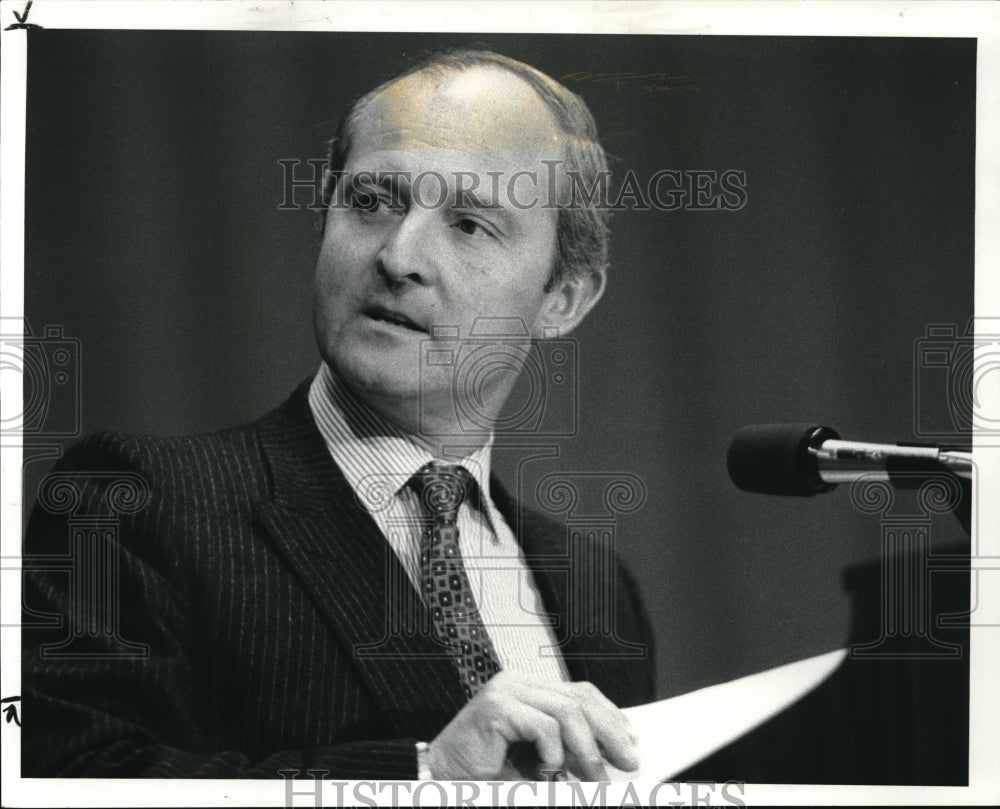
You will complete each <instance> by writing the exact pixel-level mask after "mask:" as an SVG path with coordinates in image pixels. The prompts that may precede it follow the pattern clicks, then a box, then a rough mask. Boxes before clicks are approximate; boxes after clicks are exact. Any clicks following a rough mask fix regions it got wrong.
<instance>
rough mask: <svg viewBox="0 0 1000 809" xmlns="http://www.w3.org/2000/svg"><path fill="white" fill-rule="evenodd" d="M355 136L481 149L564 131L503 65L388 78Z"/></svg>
mask: <svg viewBox="0 0 1000 809" xmlns="http://www.w3.org/2000/svg"><path fill="white" fill-rule="evenodd" d="M354 134H355V137H356V140H355V143H356V144H358V145H363V146H365V147H370V148H373V149H380V148H382V149H419V148H427V147H431V148H444V149H464V150H473V151H479V150H481V149H484V148H485V149H488V150H491V151H492V150H497V151H510V150H517V151H521V150H533V151H534V150H537V151H539V152H544V153H546V154H548V153H551V152H553V151H555V150H557V149H559V148H560V147H561V144H562V140H563V137H564V136H563V133H562V131H561V130H560V128H559V125H558V123H557V122H556V120H555V118H554V117H553V115H552V113H551V112H550V111H549V109H548V107H546V105H545V103H544V102H543V101H542V100H541V99H540V98H539V97H538V94H537V93H536V92H535V91H534V89H532V87H531V86H530V85H528V84H527V83H525V82H524V81H523V80H522V79H520V78H518V77H517V76H515V75H513V74H511V73H509V72H508V71H505V70H501V69H498V68H488V67H481V68H472V69H467V70H462V71H454V70H446V71H422V72H420V73H415V74H413V75H410V76H406V77H405V78H403V79H400V80H399V81H397V82H395V83H394V84H391V85H390V86H389V87H387V88H386V89H385V90H383V91H382V92H380V93H379V94H378V95H377V96H376V97H375V98H374V99H372V101H371V102H370V103H369V104H368V105H366V107H365V109H364V110H363V111H362V112H361V115H360V120H359V121H358V122H357V124H356V129H355V133H354Z"/></svg>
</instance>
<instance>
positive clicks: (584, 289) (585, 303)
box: [535, 270, 606, 337]
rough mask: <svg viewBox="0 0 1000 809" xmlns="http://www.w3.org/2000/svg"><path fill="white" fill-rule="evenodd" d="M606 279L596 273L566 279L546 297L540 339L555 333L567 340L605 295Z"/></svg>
mask: <svg viewBox="0 0 1000 809" xmlns="http://www.w3.org/2000/svg"><path fill="white" fill-rule="evenodd" d="M605 280H606V275H605V272H604V270H595V271H594V272H591V273H588V274H587V275H582V276H574V277H572V278H563V279H561V280H559V281H557V282H556V283H555V285H554V286H553V287H552V289H551V290H549V291H548V292H547V293H546V294H545V302H544V303H543V304H542V311H541V312H540V313H539V316H538V320H537V321H536V325H537V328H536V333H535V336H536V337H543V336H546V333H547V332H548V333H549V334H551V330H552V329H553V328H554V329H558V332H557V334H558V335H559V336H560V337H564V336H565V335H567V334H569V333H570V332H571V331H572V330H573V329H575V328H576V327H577V325H578V324H579V323H580V321H582V320H583V319H584V317H586V316H587V313H588V312H589V311H590V310H591V309H593V307H594V304H596V303H597V302H598V301H599V300H600V299H601V295H603V294H604V283H605Z"/></svg>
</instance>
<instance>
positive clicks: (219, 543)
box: [22, 385, 653, 779]
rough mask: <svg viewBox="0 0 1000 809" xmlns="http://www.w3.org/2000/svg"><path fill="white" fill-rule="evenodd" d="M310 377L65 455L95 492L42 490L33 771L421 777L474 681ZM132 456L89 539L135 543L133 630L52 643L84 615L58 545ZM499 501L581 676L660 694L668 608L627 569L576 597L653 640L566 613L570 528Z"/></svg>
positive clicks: (32, 617) (27, 674)
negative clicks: (465, 680) (445, 642)
mask: <svg viewBox="0 0 1000 809" xmlns="http://www.w3.org/2000/svg"><path fill="white" fill-rule="evenodd" d="M306 390H307V385H303V386H302V387H300V388H299V389H298V390H297V391H296V392H295V394H293V396H292V397H291V399H289V401H287V402H286V403H285V404H284V405H282V406H281V407H280V408H278V409H277V410H275V411H274V412H272V413H271V414H269V415H268V416H266V417H265V418H263V419H262V420H261V421H259V422H257V423H255V424H252V425H249V426H246V427H240V428H236V429H233V430H228V431H224V432H221V433H217V434H213V435H206V436H197V437H188V438H149V437H143V438H136V437H128V436H120V435H98V436H93V437H91V438H89V439H86V440H84V441H82V442H81V443H80V444H78V445H77V446H76V447H74V448H73V449H72V450H71V451H70V452H69V453H67V455H66V457H65V458H64V459H63V460H62V461H61V462H60V465H59V466H58V467H57V473H58V474H60V475H69V476H75V478H74V479H76V480H78V481H80V485H81V489H82V498H81V501H80V503H79V504H78V505H77V506H76V508H75V509H74V510H73V511H72V512H71V513H70V514H69V515H67V514H54V513H52V512H53V509H51V508H46V507H44V506H43V505H41V504H40V505H38V506H36V508H35V510H34V512H33V514H32V517H31V520H30V523H29V526H28V531H27V536H26V544H25V568H26V573H25V577H24V588H25V590H24V592H25V605H26V614H25V624H26V627H25V629H24V630H23V647H24V658H23V666H22V677H23V686H22V694H23V714H22V716H23V728H22V774H23V775H25V776H56V775H58V776H90V777H112V776H133V777H226V778H237V777H250V778H268V777H280V775H279V770H282V769H294V770H299V771H300V772H301V773H303V774H304V773H305V771H306V770H307V769H318V770H326V771H327V772H328V773H329V776H328V777H330V778H384V779H389V778H393V779H406V778H414V777H416V756H415V752H414V747H415V742H416V741H417V740H425V741H426V740H430V739H431V738H433V737H434V736H436V735H437V733H438V732H439V731H440V730H441V729H442V728H443V727H444V726H445V725H446V724H447V722H448V721H449V720H450V719H451V718H452V717H453V716H454V715H455V714H456V713H457V712H458V710H459V709H460V708H461V707H462V705H463V704H464V701H465V700H464V696H463V694H462V690H461V686H460V684H459V682H458V678H457V675H456V670H455V668H454V665H453V664H452V662H451V661H450V660H448V659H443V658H442V656H441V654H440V650H439V649H438V648H437V647H434V646H433V645H432V641H431V640H430V639H429V638H428V637H427V635H426V634H425V633H422V632H420V631H418V630H417V631H414V630H413V629H412V627H410V624H408V620H409V621H410V622H411V623H412V621H416V622H417V623H418V624H419V621H420V620H426V610H425V608H424V606H423V604H422V602H421V601H420V597H419V595H418V594H417V592H416V591H415V590H414V589H413V588H412V587H411V586H410V585H409V581H408V579H407V577H406V574H405V572H404V571H403V569H402V566H401V565H400V564H399V562H398V560H397V559H396V557H395V555H394V554H393V553H392V552H391V550H390V549H389V546H388V543H387V542H386V541H385V538H384V537H383V536H382V534H381V532H380V531H379V529H378V528H377V526H376V525H375V523H374V522H373V521H372V519H371V518H370V516H369V515H368V514H367V513H366V512H365V511H364V510H363V509H362V508H361V507H360V506H359V505H358V503H357V501H356V499H355V497H354V493H353V491H352V490H351V488H350V486H349V485H348V483H347V482H346V481H345V480H344V478H343V475H342V474H341V473H340V470H339V469H338V468H337V466H336V464H335V463H334V462H333V460H332V459H331V458H330V455H329V452H328V451H327V448H326V446H325V444H324V443H323V440H322V437H321V436H320V434H319V432H318V430H317V428H316V426H315V423H314V422H313V419H312V415H311V413H310V411H309V407H308V404H307V400H306ZM123 472H128V473H135V474H138V475H140V476H141V477H142V479H143V480H144V481H145V482H146V483H147V485H148V486H149V489H150V492H151V498H150V501H149V503H148V505H147V506H145V507H144V508H142V509H140V510H138V511H136V512H135V513H131V514H125V515H123V516H121V517H120V519H119V521H118V527H117V532H115V531H111V532H106V534H105V535H103V536H102V537H101V538H99V539H96V538H94V536H91V537H90V538H89V539H88V540H87V542H88V543H90V544H88V545H87V546H86V547H87V548H89V551H88V553H89V554H90V555H89V557H88V558H91V559H93V558H104V559H110V560H112V561H115V560H116V562H115V563H116V565H117V572H116V573H115V574H114V575H113V576H112V577H111V580H113V581H114V586H113V587H112V588H111V589H112V590H114V589H117V591H118V599H119V609H118V610H117V612H116V613H114V614H116V615H117V616H118V618H117V630H116V631H114V632H110V633H108V632H103V633H102V632H97V633H95V632H88V631H83V632H78V633H77V635H76V637H74V639H73V642H72V644H70V645H64V646H62V648H52V647H51V645H53V644H54V645H55V646H58V645H59V644H60V643H61V642H62V641H64V640H65V639H66V638H67V636H68V635H69V631H68V628H67V627H69V626H71V625H72V620H73V618H74V616H75V615H78V614H79V612H80V607H79V605H78V602H79V592H80V591H79V587H80V586H81V585H80V584H79V579H78V578H77V579H75V580H74V578H73V576H71V575H69V574H68V573H67V571H66V570H65V569H59V565H58V564H53V563H52V562H53V560H58V559H65V558H67V553H68V547H69V544H70V536H71V533H72V531H73V530H74V525H76V526H77V527H79V525H80V524H81V522H80V520H81V518H82V517H85V516H86V515H88V514H91V515H93V514H100V513H101V512H102V511H106V508H107V502H108V500H107V496H108V494H109V492H108V483H107V481H109V480H113V479H114V476H115V475H116V474H119V475H120V473H123ZM493 485H494V484H491V488H492V487H493ZM494 500H495V501H496V503H497V506H498V507H499V508H500V510H501V512H502V513H503V514H504V516H505V518H506V519H507V520H508V522H509V523H510V524H511V525H512V526H516V531H517V533H518V538H519V541H520V542H521V544H522V548H523V550H524V553H525V557H526V560H527V561H528V564H529V566H531V567H532V569H533V571H534V576H535V580H536V584H537V586H538V588H539V590H540V593H541V595H542V598H543V601H544V603H545V605H546V609H547V610H548V611H549V612H550V613H551V614H552V617H553V621H554V627H555V631H556V636H557V637H558V638H560V640H561V641H562V652H563V654H564V657H565V659H566V663H567V667H568V669H569V672H570V674H571V676H572V678H573V679H575V680H590V681H591V682H593V683H594V684H595V685H597V686H598V687H599V688H600V689H601V690H602V691H603V692H604V693H605V694H606V695H607V696H608V697H609V698H610V699H611V700H612V701H613V702H615V703H616V704H618V705H620V706H623V707H624V706H626V705H631V704H637V703H641V702H646V701H649V700H650V699H652V698H653V663H652V645H651V633H650V628H649V622H648V619H647V617H646V615H645V613H644V611H643V608H642V604H641V601H640V600H639V598H638V595H637V593H636V590H635V586H634V583H633V581H632V579H631V577H630V576H629V575H628V574H627V572H626V571H625V570H624V568H622V567H621V566H620V565H618V566H617V569H616V573H615V582H614V583H615V586H614V587H613V588H610V591H609V592H606V593H605V596H606V597H607V598H613V599H614V603H613V604H611V603H608V602H600V603H595V602H594V596H593V593H591V595H590V596H589V603H585V604H582V605H579V606H580V609H581V610H582V613H579V612H578V613H577V616H578V617H579V616H580V615H583V617H584V618H586V617H587V615H588V614H590V612H591V611H593V610H607V609H609V608H611V609H613V610H614V615H615V620H616V625H617V637H618V640H622V641H629V642H633V643H638V644H645V645H646V648H647V650H648V653H647V655H646V656H644V657H630V658H622V657H621V654H620V653H621V650H622V647H621V645H620V644H619V643H617V642H616V641H615V640H614V639H611V638H609V637H607V636H602V635H584V634H577V635H573V634H571V633H569V632H568V631H567V627H568V624H569V623H570V621H568V620H567V616H568V614H569V613H568V607H569V604H570V601H571V599H572V597H573V593H572V585H571V584H570V580H569V577H567V576H566V575H565V571H563V572H562V573H560V571H559V570H557V569H553V567H555V568H558V567H559V565H558V560H559V558H560V557H562V558H565V557H566V554H567V550H566V549H567V540H566V531H565V527H564V526H561V525H558V524H556V523H554V522H551V521H549V520H546V519H543V518H541V517H539V516H537V515H532V514H521V515H518V513H517V506H516V503H514V502H513V501H512V500H511V499H510V498H509V496H508V495H506V493H505V492H503V490H502V489H501V488H500V487H499V485H497V486H496V488H495V489H494ZM71 523H72V524H71ZM101 554H103V556H101ZM553 559H555V560H556V562H557V564H555V565H553V564H552V560H553ZM74 564H75V566H76V567H77V568H79V567H80V563H79V561H77V562H75V563H74ZM546 567H547V568H548V569H545V568H546ZM563 567H565V565H564V566H563ZM63 568H65V565H64V566H63ZM105 578H107V577H105ZM74 581H76V584H74ZM74 588H77V589H74ZM74 599H76V600H75V601H74ZM74 604H77V606H73V605H74ZM53 615H57V616H60V617H61V621H60V622H59V623H58V625H56V624H53V619H52V618H51V616H53ZM573 623H574V625H577V621H574V622H573ZM583 625H584V626H585V625H586V621H585V620H584V621H583ZM408 627H410V628H409V629H408ZM136 644H142V645H143V647H142V648H141V649H140V650H139V651H137V647H136ZM46 645H50V648H48V649H47V650H45V649H43V647H45V646H46ZM615 655H617V656H615Z"/></svg>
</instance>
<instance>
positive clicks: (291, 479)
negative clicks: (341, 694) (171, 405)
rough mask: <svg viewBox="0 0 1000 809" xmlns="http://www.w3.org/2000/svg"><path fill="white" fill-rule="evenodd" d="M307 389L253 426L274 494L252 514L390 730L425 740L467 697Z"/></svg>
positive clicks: (304, 386)
mask: <svg viewBox="0 0 1000 809" xmlns="http://www.w3.org/2000/svg"><path fill="white" fill-rule="evenodd" d="M307 390H308V385H303V386H302V387H300V388H299V390H298V391H296V393H295V394H294V395H293V396H292V398H291V399H290V400H289V401H288V402H287V403H286V404H285V405H284V406H283V407H281V408H279V409H278V410H277V411H275V412H274V413H272V414H271V415H270V416H268V417H267V418H265V419H264V421H262V422H261V423H260V425H259V433H258V434H259V437H260V442H261V446H262V449H263V452H264V455H265V457H266V458H267V462H268V464H269V466H270V471H271V476H272V477H271V480H272V492H271V498H270V499H265V500H261V501H260V502H258V503H257V511H258V514H259V516H260V518H261V520H262V521H263V523H264V525H265V526H266V527H267V529H268V532H269V533H270V535H271V536H272V538H273V539H274V541H275V544H276V545H277V547H278V548H279V551H280V552H281V553H282V554H283V556H284V557H285V558H286V559H287V561H288V563H289V565H290V567H291V568H292V570H293V572H294V573H295V575H296V576H297V578H298V580H299V582H300V584H301V585H302V587H303V588H304V589H305V590H306V591H307V592H308V593H309V594H310V596H311V597H312V599H313V601H314V602H315V604H316V607H317V609H318V610H319V611H320V612H321V613H322V614H323V616H324V617H325V619H326V620H327V622H328V624H329V626H330V628H331V630H332V631H333V632H334V634H336V635H337V637H338V638H339V640H340V643H341V645H342V646H343V648H344V649H346V650H347V651H348V653H349V655H350V659H351V661H352V663H353V665H354V666H355V668H356V670H357V671H358V672H359V673H360V675H361V677H362V679H363V680H364V681H365V683H366V684H367V685H368V687H369V688H370V689H371V693H372V695H373V697H374V699H375V701H376V702H377V704H378V706H379V708H380V709H381V710H382V712H383V715H384V716H385V718H386V721H387V722H388V724H389V725H390V726H391V728H392V730H393V732H394V734H395V735H399V736H406V737H414V738H430V735H429V734H436V733H437V731H438V730H440V727H441V724H442V721H443V720H447V719H448V718H450V717H452V716H454V715H455V714H456V713H457V712H458V710H459V709H460V708H461V707H462V705H463V704H464V703H465V696H464V694H463V693H462V690H461V686H460V684H459V682H458V678H457V677H456V676H455V667H454V664H453V663H452V661H451V660H450V659H449V658H448V657H447V656H446V653H444V652H442V649H441V647H440V646H438V645H436V643H435V642H434V641H433V640H432V639H431V636H430V634H429V632H428V631H427V627H429V625H430V623H429V615H428V613H427V610H426V607H425V606H424V604H423V602H422V601H421V599H420V596H419V594H418V593H417V591H416V590H415V589H414V588H413V586H412V585H411V584H410V581H409V578H408V577H407V575H406V572H405V570H404V569H403V566H402V564H401V563H400V562H399V560H398V558H397V557H396V555H395V553H393V551H392V549H391V548H390V546H389V544H388V542H387V541H386V539H385V537H384V536H383V535H382V532H381V531H380V530H379V528H378V526H377V525H376V524H375V522H374V521H373V520H372V518H371V516H370V515H369V514H368V513H367V511H365V510H364V508H363V507H362V506H361V505H360V504H359V503H358V502H357V500H356V498H355V495H354V492H353V490H352V489H351V487H350V484H349V483H348V482H347V481H346V480H345V479H344V477H343V474H342V473H341V471H340V469H339V468H338V467H337V465H336V464H335V463H334V462H333V459H332V458H331V457H330V454H329V451H328V450H327V447H326V444H325V443H324V441H323V438H322V436H321V435H320V433H319V430H318V428H317V427H316V425H315V422H314V421H313V418H312V413H311V412H310V410H309V406H308V401H307V397H306V392H307Z"/></svg>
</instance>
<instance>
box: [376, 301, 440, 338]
mask: <svg viewBox="0 0 1000 809" xmlns="http://www.w3.org/2000/svg"><path fill="white" fill-rule="evenodd" d="M364 314H365V315H367V316H368V317H370V318H371V319H372V320H378V321H381V322H383V323H390V324H392V325H393V326H400V327H402V328H404V329H409V330H410V331H418V332H420V333H421V334H426V333H427V330H426V329H424V328H423V327H422V326H420V325H418V324H417V323H415V322H413V321H412V320H410V318H408V317H407V316H406V315H404V314H401V313H400V312H395V311H393V310H392V309H386V308H385V307H384V306H369V307H368V308H367V309H365V310H364Z"/></svg>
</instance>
